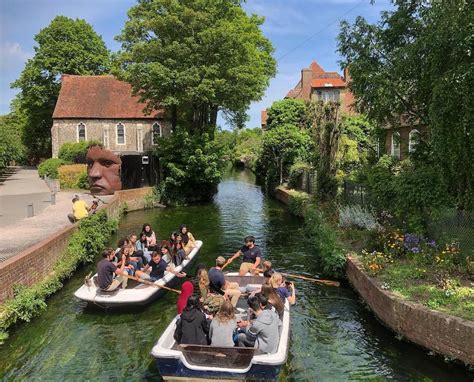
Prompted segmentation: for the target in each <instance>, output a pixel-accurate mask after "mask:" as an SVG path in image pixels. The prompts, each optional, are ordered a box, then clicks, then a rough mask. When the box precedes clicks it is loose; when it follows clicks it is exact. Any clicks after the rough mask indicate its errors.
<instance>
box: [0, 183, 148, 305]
mask: <svg viewBox="0 0 474 382" xmlns="http://www.w3.org/2000/svg"><path fill="white" fill-rule="evenodd" d="M151 190H152V187H144V188H138V189H132V190H124V191H119V192H117V193H116V194H115V195H114V197H113V198H112V199H111V200H110V201H109V202H108V203H107V204H106V205H105V207H104V208H105V209H106V210H107V214H108V215H109V216H110V217H114V218H117V217H118V213H119V210H120V205H121V204H122V203H127V205H128V210H129V211H133V210H138V209H142V208H143V204H144V197H145V196H146V195H147V194H148V193H150V192H151ZM76 229H77V224H74V225H71V226H69V227H66V228H64V229H62V230H61V231H59V232H56V233H55V234H53V235H51V236H49V237H48V238H46V239H45V240H43V241H41V242H39V243H37V244H36V245H34V246H33V247H31V248H28V249H26V250H24V251H23V252H21V253H19V254H18V255H16V256H13V257H11V258H10V259H8V260H6V261H4V262H2V263H0V303H2V302H3V301H5V299H7V298H9V297H12V296H13V285H14V284H23V285H26V286H30V285H32V284H34V283H36V282H38V281H41V280H42V279H43V277H44V275H46V274H48V272H49V271H50V270H51V268H52V267H53V266H54V264H56V262H57V261H58V260H59V258H60V257H61V255H62V254H63V252H64V250H65V248H66V246H67V244H68V241H69V237H70V236H71V234H72V233H73V232H74V231H75V230H76Z"/></svg>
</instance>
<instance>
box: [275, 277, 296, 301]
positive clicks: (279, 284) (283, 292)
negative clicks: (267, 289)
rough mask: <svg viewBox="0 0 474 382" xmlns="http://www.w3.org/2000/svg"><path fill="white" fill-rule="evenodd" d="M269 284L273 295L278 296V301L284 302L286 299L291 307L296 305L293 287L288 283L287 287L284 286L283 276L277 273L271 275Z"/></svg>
mask: <svg viewBox="0 0 474 382" xmlns="http://www.w3.org/2000/svg"><path fill="white" fill-rule="evenodd" d="M269 284H270V285H271V287H272V288H273V290H274V291H275V293H276V294H277V295H278V296H280V299H281V300H282V302H283V303H284V302H285V299H288V302H289V303H290V304H291V305H295V304H296V290H295V285H294V284H293V283H292V282H290V283H288V286H286V285H285V284H284V283H283V276H282V274H281V273H279V272H275V273H273V275H272V276H271V277H270V281H269Z"/></svg>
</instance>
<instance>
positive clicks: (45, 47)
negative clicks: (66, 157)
mask: <svg viewBox="0 0 474 382" xmlns="http://www.w3.org/2000/svg"><path fill="white" fill-rule="evenodd" d="M35 41H36V43H37V44H38V45H37V46H35V48H34V49H35V55H34V57H33V58H31V59H29V60H28V61H27V63H26V66H25V68H24V69H23V71H22V73H21V75H20V78H18V79H17V80H16V81H15V82H13V84H12V87H15V88H20V94H19V98H18V99H19V103H20V108H21V109H22V110H23V111H24V113H25V115H26V125H25V131H24V134H23V142H24V144H25V146H26V148H27V150H28V158H29V159H30V160H31V161H33V162H37V161H38V160H39V159H40V158H44V157H49V156H50V155H51V133H50V129H51V126H52V115H53V111H54V107H55V105H56V101H57V98H58V94H59V89H60V87H61V75H62V74H81V75H90V74H103V73H107V72H108V70H109V65H110V63H109V60H110V57H109V51H108V50H107V48H106V46H105V43H104V41H103V40H102V38H101V37H100V36H99V35H97V33H96V32H95V31H94V30H93V28H92V26H91V25H90V24H88V23H87V22H86V21H85V20H80V19H76V20H72V19H70V18H68V17H65V16H57V17H55V18H54V19H53V21H51V23H50V24H49V26H47V27H46V28H44V29H42V30H41V31H40V32H39V33H38V34H37V35H36V36H35ZM85 96H86V95H85Z"/></svg>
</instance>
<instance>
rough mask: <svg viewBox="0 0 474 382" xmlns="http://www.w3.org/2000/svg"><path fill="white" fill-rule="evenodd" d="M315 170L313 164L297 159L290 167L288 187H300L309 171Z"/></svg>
mask: <svg viewBox="0 0 474 382" xmlns="http://www.w3.org/2000/svg"><path fill="white" fill-rule="evenodd" d="M311 171H313V166H311V165H310V164H309V163H307V162H302V161H297V162H296V163H294V164H293V165H292V166H291V167H290V174H289V178H288V187H289V188H293V189H298V188H300V187H301V184H302V178H303V176H306V174H308V173H309V172H311Z"/></svg>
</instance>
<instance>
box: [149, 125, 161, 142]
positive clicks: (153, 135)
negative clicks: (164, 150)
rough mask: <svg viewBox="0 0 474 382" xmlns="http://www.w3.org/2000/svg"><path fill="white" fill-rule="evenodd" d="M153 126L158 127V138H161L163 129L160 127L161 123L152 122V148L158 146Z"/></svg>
mask: <svg viewBox="0 0 474 382" xmlns="http://www.w3.org/2000/svg"><path fill="white" fill-rule="evenodd" d="M155 125H158V127H159V128H160V134H159V136H160V138H162V137H163V127H162V126H161V123H159V122H153V124H152V125H151V144H152V145H153V146H156V145H157V144H158V142H155V128H154V127H155Z"/></svg>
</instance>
